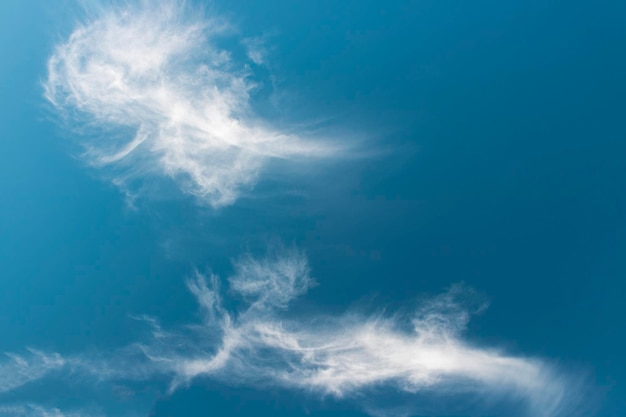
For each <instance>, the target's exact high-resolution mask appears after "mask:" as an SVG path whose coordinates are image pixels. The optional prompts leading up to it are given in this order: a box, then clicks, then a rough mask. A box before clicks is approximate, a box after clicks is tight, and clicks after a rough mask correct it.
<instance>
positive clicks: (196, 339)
mask: <svg viewBox="0 0 626 417" xmlns="http://www.w3.org/2000/svg"><path fill="white" fill-rule="evenodd" d="M233 266H234V268H233V270H234V273H233V274H232V276H230V278H228V280H227V282H228V289H227V290H220V282H221V281H220V279H219V278H218V277H217V276H215V275H208V276H206V275H203V274H200V273H195V274H194V276H193V277H192V278H191V279H189V280H188V282H187V285H188V288H189V290H190V292H191V294H192V295H193V296H194V298H195V300H196V301H197V303H198V305H199V307H200V310H201V313H202V321H201V322H200V323H198V324H195V325H187V326H185V327H184V328H182V329H179V330H178V331H170V330H167V329H163V328H162V327H161V326H160V324H159V322H158V321H157V320H156V319H154V318H151V317H145V316H140V317H135V318H136V319H138V320H142V321H144V322H146V323H147V324H148V325H149V327H150V329H151V331H152V338H151V339H150V340H144V341H141V342H139V343H136V344H133V345H130V346H127V347H125V348H123V349H120V350H118V351H116V352H114V353H112V354H107V355H101V356H100V357H95V356H94V355H93V354H91V355H74V356H71V357H70V356H68V357H65V358H62V357H61V356H60V355H58V354H43V353H41V352H37V351H31V352H30V353H31V354H30V356H29V357H21V356H16V355H8V356H7V358H8V359H7V362H5V363H4V364H3V365H0V367H1V370H2V372H1V374H2V379H0V392H3V391H9V390H12V389H15V388H17V387H19V386H22V385H24V384H27V383H28V382H31V381H34V380H37V379H42V378H46V377H50V373H51V371H53V370H57V371H62V372H57V373H56V375H57V376H56V377H57V378H61V379H63V378H67V377H75V376H76V375H81V377H82V378H83V379H84V380H90V379H91V380H92V381H94V383H95V382H98V383H99V384H101V383H102V382H103V381H104V382H108V383H111V384H117V383H119V382H120V381H139V382H142V381H143V382H145V383H158V381H164V379H165V380H169V391H170V392H172V391H174V390H176V389H178V388H180V387H181V386H187V385H189V384H191V383H192V382H193V381H195V380H196V379H198V378H212V379H215V380H218V381H222V382H228V383H231V384H244V385H258V384H261V385H263V386H267V385H268V384H270V385H274V386H278V387H282V388H284V389H291V390H299V391H302V392H309V393H318V394H320V395H322V396H333V397H335V398H339V399H342V398H343V399H349V398H354V397H355V396H359V395H361V394H368V395H367V397H368V398H373V397H374V396H375V394H376V392H377V390H379V389H392V390H394V391H396V392H403V393H405V394H406V396H408V397H409V398H410V397H412V396H415V398H423V396H424V395H427V396H430V397H431V398H443V399H445V400H448V401H449V400H450V399H455V398H456V399H459V398H465V399H467V398H474V399H475V400H476V401H477V402H479V401H482V402H484V403H485V404H487V403H489V402H490V401H500V402H502V401H504V402H506V401H509V402H510V403H511V404H513V405H514V406H515V407H516V408H517V409H518V411H519V415H528V416H533V417H556V416H565V415H568V416H571V415H573V414H572V410H573V407H574V406H575V405H576V404H577V402H576V400H577V398H576V396H577V395H578V394H579V393H578V391H577V390H578V388H579V387H577V386H576V384H575V383H574V382H576V379H575V378H569V377H566V376H565V375H564V374H560V373H559V372H557V371H556V369H555V368H554V367H553V366H551V365H550V364H548V363H546V362H545V361H542V360H539V359H533V358H525V357H518V356H512V355H507V354H505V353H504V352H502V351H501V350H498V349H490V348H483V347H478V346H473V345H471V344H470V343H468V342H466V341H465V340H464V337H463V333H464V331H465V327H466V324H467V322H468V321H469V319H470V316H471V311H469V310H468V309H467V308H465V307H464V304H463V303H462V302H461V301H460V300H461V299H462V298H463V296H464V294H465V290H464V289H463V288H462V287H453V288H452V289H450V290H449V291H447V292H445V293H444V294H442V295H439V296H436V297H433V298H431V299H430V300H429V301H426V302H423V303H421V304H420V305H419V306H418V307H417V308H415V309H413V311H412V312H411V313H410V314H392V315H390V314H383V313H379V314H369V315H367V314H359V313H356V312H351V313H346V314H343V315H338V316H323V315H322V316H319V315H318V316H298V317H293V316H292V315H291V314H290V312H289V308H288V307H289V305H290V304H291V303H293V302H294V300H295V299H296V298H297V297H298V296H301V295H303V294H304V293H305V292H306V291H307V289H309V288H310V287H311V286H313V285H314V280H313V279H312V278H311V276H310V271H309V266H308V263H307V259H306V257H305V255H304V254H303V253H302V252H300V251H298V250H296V249H282V250H276V251H274V252H272V253H271V254H270V255H268V256H266V257H262V258H255V257H252V256H249V255H246V256H243V257H241V258H239V259H237V260H236V261H235V262H234V265H233ZM227 295H228V297H229V298H233V299H232V300H225V296H227ZM228 305H230V306H233V305H234V306H238V307H232V308H227V306H228ZM446 402H447V401H441V402H439V403H435V404H434V405H432V404H431V408H433V409H434V410H435V412H445V404H446ZM431 403H432V401H431ZM520 404H521V405H520ZM415 405H416V404H415V403H413V406H415ZM404 406H405V405H402V404H401V408H402V407H404ZM417 406H418V407H419V406H420V404H419V403H417ZM368 407H369V408H368ZM395 407H396V408H394V410H395V411H394V413H396V412H397V410H399V409H400V408H397V407H398V404H395ZM366 408H367V410H368V411H369V412H371V414H373V415H389V413H386V409H385V407H381V406H380V404H377V403H375V402H374V403H373V404H370V405H368V406H367V407H366ZM402 409H404V408H402ZM407 410H412V408H411V407H409V408H407ZM408 413H409V414H410V411H408ZM392 414H393V413H392ZM407 415H408V414H407Z"/></svg>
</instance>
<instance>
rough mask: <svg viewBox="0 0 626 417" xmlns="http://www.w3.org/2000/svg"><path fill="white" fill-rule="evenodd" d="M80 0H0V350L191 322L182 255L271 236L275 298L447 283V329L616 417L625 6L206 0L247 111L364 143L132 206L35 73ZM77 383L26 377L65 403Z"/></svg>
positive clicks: (184, 411) (304, 402)
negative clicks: (216, 191)
mask: <svg viewBox="0 0 626 417" xmlns="http://www.w3.org/2000/svg"><path fill="white" fill-rule="evenodd" d="M77 10H79V9H78V7H77V6H76V5H74V4H72V3H71V2H59V3H56V2H46V1H41V0H30V1H19V2H18V1H14V0H4V1H3V2H1V3H0V80H1V81H0V196H1V197H0V335H1V336H0V351H2V352H24V349H26V348H29V347H31V348H37V349H42V350H45V351H54V352H61V353H66V354H73V353H77V352H88V351H89V352H92V351H96V350H97V351H102V352H106V351H108V350H113V349H116V348H119V347H121V346H125V345H127V344H130V343H133V342H134V341H136V340H137V339H138V338H139V337H141V335H142V334H143V333H145V331H146V330H145V329H143V328H142V325H141V323H138V322H137V320H134V319H132V316H138V315H142V314H147V315H150V316H155V317H159V318H160V320H161V321H162V323H163V324H164V325H168V326H177V325H184V324H185V323H189V322H191V321H194V320H197V319H198V313H197V307H196V305H195V303H194V301H193V298H192V297H191V296H190V295H189V293H188V291H187V289H186V288H185V285H184V282H185V278H186V277H188V276H189V275H190V274H191V273H192V271H193V270H194V268H197V269H198V270H202V271H204V270H208V269H209V268H210V269H211V270H212V271H214V272H215V273H217V274H219V275H221V276H227V275H228V274H229V273H230V272H231V261H232V259H234V258H236V257H237V256H238V255H239V254H241V253H244V252H246V251H251V252H253V253H256V252H262V251H263V247H264V246H265V244H266V243H267V242H273V241H277V240H280V241H283V242H287V243H288V244H293V245H296V246H298V247H299V248H301V249H302V250H303V251H304V252H305V253H306V254H307V257H308V259H309V263H310V267H311V271H312V272H311V273H312V276H313V277H314V278H315V280H316V281H317V283H318V284H319V285H318V286H315V287H314V288H313V289H311V291H310V292H309V293H308V294H307V295H306V296H304V297H303V300H302V303H300V304H298V306H296V307H294V310H293V311H292V313H293V314H294V315H298V314H307V312H309V311H318V312H319V311H321V312H325V313H328V314H340V313H341V312H343V311H345V310H346V309H349V308H351V307H353V306H355V305H365V306H367V307H366V308H370V307H371V308H379V307H385V308H388V309H390V310H394V309H402V308H405V307H406V306H410V305H411V304H412V303H415V302H416V300H417V299H419V298H420V297H428V296H430V295H433V294H437V293H440V292H441V291H445V289H446V288H448V287H449V286H450V285H452V284H454V283H459V282H463V283H464V284H465V285H466V286H467V287H470V288H472V289H474V290H476V291H477V292H478V293H480V294H481V297H484V299H485V300H488V302H489V307H488V308H487V309H486V310H484V311H482V312H481V313H480V314H478V315H477V316H476V317H473V318H472V320H471V321H470V323H469V325H468V329H467V331H466V333H465V335H464V338H465V339H466V340H468V341H470V343H473V344H477V345H479V346H482V345H485V346H494V347H498V348H502V349H504V350H506V351H507V352H509V353H511V354H514V355H520V356H532V357H540V358H546V360H548V361H550V362H551V363H557V364H558V365H559V367H561V368H562V369H566V370H568V372H572V373H580V374H584V375H586V376H587V383H586V385H587V386H588V393H589V394H588V396H589V401H588V402H589V407H590V408H592V409H594V410H595V411H593V413H591V415H594V416H597V417H619V416H624V415H626V359H625V358H624V352H626V328H625V325H624V323H625V318H626V303H625V302H624V300H625V297H626V280H625V277H626V189H625V186H626V168H625V164H624V159H625V157H626V123H625V120H626V119H625V117H624V115H625V114H626V101H625V97H626V79H625V78H624V77H625V74H626V56H625V55H624V51H625V50H626V49H625V48H626V3H624V2H619V1H600V2H589V1H587V2H583V1H555V0H542V1H539V0H536V1H535V0H509V1H495V0H494V1H479V2H476V1H469V0H458V1H440V0H438V1H435V0H419V1H409V0H392V1H387V2H379V1H369V0H367V1H366V0H360V1H348V0H345V1H330V0H328V1H326V0H318V1H315V2H294V1H284V0H278V1H273V2H260V1H249V0H233V1H228V2H226V1H215V2H213V4H212V5H211V6H210V8H208V10H210V11H212V12H215V13H219V14H220V15H223V16H225V17H226V18H227V19H229V20H230V21H231V22H233V24H234V25H236V26H237V27H238V28H239V29H238V30H239V31H240V33H241V36H243V37H253V36H260V37H263V39H264V42H265V44H266V45H268V47H267V48H268V51H269V52H268V61H269V62H270V63H271V64H270V65H268V67H267V68H264V69H259V74H261V75H259V77H261V78H262V77H269V75H267V74H266V73H263V71H267V72H268V73H271V74H272V75H271V76H272V80H273V85H272V86H271V87H269V86H267V85H266V86H265V87H266V88H265V89H264V88H259V89H257V90H255V91H254V92H253V93H252V106H253V108H256V111H257V113H258V114H261V115H263V116H264V117H267V118H270V119H271V118H275V119H277V120H281V122H284V123H287V122H286V121H288V120H298V121H302V120H316V121H318V120H322V121H323V122H322V123H323V124H324V126H326V127H328V131H331V132H335V133H333V135H334V139H333V140H336V141H341V140H342V135H345V137H346V138H348V137H350V138H365V139H364V142H365V143H366V145H365V147H366V148H368V150H367V151H356V150H355V151H354V152H355V155H354V156H353V157H350V158H345V159H343V160H342V159H340V158H338V159H336V160H333V161H327V162H324V164H326V166H325V167H324V168H323V169H320V170H315V169H312V168H311V169H303V170H302V171H303V172H297V173H292V171H291V170H290V169H289V168H286V169H284V170H283V171H281V166H280V164H281V162H278V163H277V168H276V169H275V170H274V171H273V172H271V173H270V174H268V176H267V177H263V176H261V177H260V179H259V181H258V183H257V184H256V188H255V189H254V190H253V191H251V193H250V195H248V196H244V197H243V198H241V199H240V200H238V201H237V202H235V203H234V204H233V205H232V206H229V207H224V208H221V209H219V210H214V209H212V208H209V207H206V206H202V205H201V204H198V202H197V201H196V200H195V199H193V198H190V197H185V196H177V197H172V198H163V199H156V200H154V199H145V200H140V202H139V203H138V204H137V206H136V207H131V206H129V204H128V202H127V199H126V198H125V196H124V195H123V193H122V192H120V190H119V189H118V188H116V187H115V186H114V185H112V184H111V183H110V182H109V181H107V179H106V178H102V175H100V173H99V172H98V170H96V169H93V168H91V167H88V166H87V164H86V163H85V162H84V161H83V160H81V159H80V158H79V157H77V153H76V148H75V147H73V145H72V136H73V135H76V133H75V132H71V131H68V130H67V129H64V127H63V126H62V123H60V122H59V120H58V119H57V118H56V115H55V113H54V110H53V108H52V106H51V105H50V104H49V103H48V102H46V100H45V99H44V98H43V87H42V82H43V80H45V78H46V77H47V69H46V62H47V60H48V58H49V56H50V54H51V53H52V52H53V48H54V46H55V45H56V44H57V43H58V42H60V41H62V40H64V39H66V38H67V36H68V35H69V34H70V33H71V32H72V30H73V28H74V27H75V23H76V21H77V20H78V19H79V17H80V13H79V12H77ZM267 80H269V78H267ZM267 80H266V81H267ZM267 83H269V81H267ZM270 95H280V97H282V98H281V100H282V101H281V103H283V104H284V105H285V107H282V108H281V107H280V106H277V107H276V108H269V107H268V106H267V102H268V100H269V99H268V97H269V96H270ZM337 132H338V133H337ZM346 140H348V139H346ZM357 153H359V155H356V154H357ZM281 187H282V189H284V190H287V191H288V192H284V193H283V192H282V189H281ZM255 192H258V194H257V195H255V194H254V193H255ZM142 332H143V333H142ZM0 382H1V381H0ZM77 385H80V384H74V383H72V384H69V385H68V388H67V389H61V388H59V387H56V388H55V389H56V390H58V391H60V392H58V393H56V391H54V390H53V388H51V387H47V385H46V382H45V381H39V382H36V385H34V386H33V388H30V391H33V392H35V394H37V395H39V394H40V393H37V392H36V391H46V392H48V393H53V392H55V393H54V394H42V395H39V397H40V398H43V400H42V401H44V402H46V404H47V403H51V402H52V401H53V400H54V401H56V400H58V405H56V407H58V408H60V409H62V408H63V406H64V404H69V405H70V406H71V407H75V406H76V404H77V402H78V400H79V399H80V395H79V394H77V393H80V392H81V391H80V390H79V388H78V387H77ZM0 388H1V384H0ZM20 390H22V391H19V392H17V393H13V392H5V393H3V392H1V389H0V403H2V404H4V403H10V404H15V403H16V402H20V401H23V398H26V397H25V395H30V394H28V393H29V392H30V391H28V387H26V386H25V387H22V388H20ZM155 392H157V394H155V395H154V396H151V395H152V394H151V392H147V391H142V392H141V394H137V395H136V396H135V397H134V398H135V399H140V402H141V403H142V404H143V405H145V409H144V410H143V411H142V412H143V413H144V415H150V416H154V417H165V416H186V417H196V416H198V417H199V416H230V415H241V416H248V415H250V416H252V415H254V416H262V415H271V416H280V415H289V416H295V415H310V416H318V415H319V416H348V417H350V416H355V417H356V416H364V415H366V414H363V413H364V411H363V410H362V409H361V408H360V407H359V403H360V401H359V400H358V399H354V398H352V399H349V400H345V401H344V400H340V399H335V398H322V399H320V398H318V397H316V396H315V395H314V394H312V393H307V392H304V393H303V392H297V393H293V392H291V391H281V390H280V389H278V388H275V389H274V388H272V390H271V392H265V391H263V390H262V389H260V390H259V389H258V387H257V388H253V387H249V386H246V385H245V384H244V385H238V384H236V383H233V382H232V381H229V383H228V384H225V385H221V384H220V383H218V382H215V381H211V380H208V379H203V378H200V379H199V380H197V381H194V383H193V384H192V385H191V386H189V387H184V388H181V389H180V390H178V391H176V392H175V393H174V394H172V395H168V394H166V393H165V391H164V390H156V391H155ZM23 393H26V394H24V395H22V394H23ZM81 395H82V394H81ZM108 396H109V393H106V392H105V393H96V394H94V398H95V399H94V402H95V403H97V401H103V402H105V403H107V402H108V401H109V400H108ZM39 397H38V398H39ZM48 397H53V398H52V399H51V398H48ZM144 397H145V398H144ZM403 398H404V397H403ZM403 401H407V400H406V398H404V399H403ZM409 401H410V400H409ZM125 404H126V405H125ZM102 407H103V409H105V410H112V411H111V412H112V413H118V412H120V411H119V410H123V409H124V407H128V408H127V409H128V410H130V409H132V408H133V407H136V404H135V403H133V401H131V400H128V401H127V402H126V403H125V402H124V401H122V402H121V403H120V404H116V405H114V406H113V405H111V406H110V407H109V405H106V404H105V405H102ZM107 407H109V408H107ZM137 407H138V408H139V406H137ZM454 412H456V411H454ZM0 415H2V412H1V411H0ZM115 415H122V414H115ZM392 415H393V413H392ZM458 415H459V416H460V415H470V414H469V413H468V414H463V411H459V414H458ZM472 415H474V414H472ZM510 415H513V414H510Z"/></svg>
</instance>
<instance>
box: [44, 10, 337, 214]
mask: <svg viewBox="0 0 626 417" xmlns="http://www.w3.org/2000/svg"><path fill="white" fill-rule="evenodd" d="M199 16H203V14H202V13H201V12H200V11H198V10H190V9H189V7H188V6H185V5H184V4H183V3H180V2H174V1H160V2H158V3H157V4H152V3H151V4H150V6H149V7H148V5H145V4H143V5H139V6H137V5H135V6H125V7H119V8H112V9H107V10H106V11H105V12H102V13H100V14H99V15H98V17H97V18H95V19H91V20H88V21H86V22H83V23H82V24H80V25H78V27H76V28H75V30H74V31H73V32H72V34H71V35H70V36H69V38H68V39H67V40H66V41H64V42H62V43H60V44H59V45H57V46H56V48H55V49H54V52H53V54H52V56H51V57H50V58H49V61H48V77H47V79H46V80H45V81H44V91H45V97H46V98H47V100H48V101H49V102H50V103H52V104H53V105H54V107H55V108H56V109H57V110H59V111H60V113H61V114H63V115H64V116H65V117H66V120H68V121H71V122H72V126H71V127H74V128H76V127H81V131H82V134H80V135H79V137H80V144H81V145H82V148H83V150H84V153H83V155H84V157H85V158H86V160H87V161H88V162H89V163H90V164H92V165H93V166H97V167H101V168H107V169H108V170H109V172H111V173H112V176H113V181H114V182H115V183H116V184H118V185H121V186H123V187H128V186H129V184H131V183H132V182H133V181H134V180H136V179H142V178H146V177H150V176H156V177H169V178H172V179H174V180H175V181H176V182H177V184H178V185H179V186H180V187H181V188H182V189H183V191H184V192H186V193H189V194H191V195H194V196H196V197H198V198H199V199H200V200H201V201H204V202H207V203H209V204H210V205H212V206H214V207H219V206H224V205H228V204H231V203H233V202H234V201H235V200H236V199H237V197H238V196H239V194H240V193H241V191H242V190H244V189H246V188H249V187H250V186H251V185H252V184H254V182H255V181H256V180H257V178H258V176H259V173H260V172H261V170H262V169H263V167H264V165H265V164H266V162H267V161H268V160H270V159H271V158H283V159H294V158H296V159H298V160H303V159H308V158H318V157H325V156H330V155H333V154H337V153H338V152H339V148H338V147H337V146H334V145H332V146H331V144H330V143H329V142H328V141H324V140H320V139H319V138H317V139H315V138H305V136H307V135H306V132H305V133H303V132H298V133H295V132H293V131H289V130H285V131H284V130H280V129H278V128H275V127H272V126H271V125H270V124H269V123H268V122H266V121H263V120H261V119H260V118H258V117H257V116H256V115H255V113H254V111H253V109H252V106H251V105H250V95H251V91H252V90H253V89H254V87H255V83H254V82H253V81H252V80H251V72H250V70H249V69H248V67H246V66H245V65H241V66H237V65H236V63H235V62H234V60H233V59H232V56H231V54H230V53H229V51H227V50H225V49H222V48H220V47H218V46H217V44H218V43H219V42H218V40H219V38H220V37H221V36H223V35H225V34H226V33H227V32H228V30H229V25H228V24H227V23H226V22H225V21H224V20H222V19H219V18H208V17H199ZM85 126H89V127H90V128H95V129H96V131H97V132H99V133H98V134H85V133H84V132H85V129H83V128H84V127H85ZM90 131H93V129H90Z"/></svg>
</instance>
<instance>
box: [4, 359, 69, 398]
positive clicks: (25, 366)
mask: <svg viewBox="0 0 626 417" xmlns="http://www.w3.org/2000/svg"><path fill="white" fill-rule="evenodd" d="M28 351H29V355H27V356H23V355H16V354H14V353H5V354H4V355H5V358H6V359H5V360H4V361H2V362H0V393H3V392H7V391H11V390H14V389H16V388H19V387H21V386H22V385H25V384H28V383H29V382H31V381H36V380H39V379H41V378H43V377H45V376H47V375H48V374H49V373H50V372H52V371H56V370H60V369H62V368H63V367H64V366H65V360H64V359H63V358H62V357H61V356H60V355H58V354H56V353H52V354H49V353H44V352H41V351H38V350H34V349H28Z"/></svg>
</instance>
